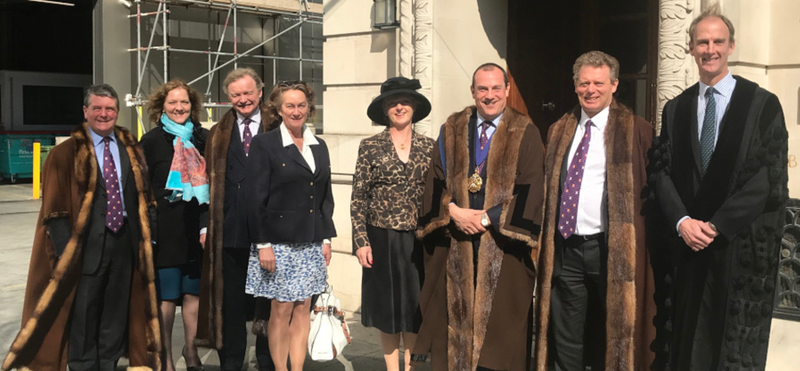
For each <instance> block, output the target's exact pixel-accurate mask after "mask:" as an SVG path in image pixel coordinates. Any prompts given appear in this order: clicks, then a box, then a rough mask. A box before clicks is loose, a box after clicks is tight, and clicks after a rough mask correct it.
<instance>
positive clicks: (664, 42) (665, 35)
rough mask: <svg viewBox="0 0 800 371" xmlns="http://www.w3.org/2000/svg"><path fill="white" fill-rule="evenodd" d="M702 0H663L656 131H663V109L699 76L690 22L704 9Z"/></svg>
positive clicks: (660, 23)
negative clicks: (691, 50) (690, 46)
mask: <svg viewBox="0 0 800 371" xmlns="http://www.w3.org/2000/svg"><path fill="white" fill-rule="evenodd" d="M699 1H700V0H661V2H660V4H659V12H658V15H659V21H660V22H659V30H658V95H657V99H658V101H657V104H658V113H657V115H656V133H660V131H661V111H662V110H663V109H664V105H665V104H666V103H667V101H669V100H670V99H672V98H675V97H676V96H677V95H678V94H680V93H681V92H682V91H683V90H684V89H686V88H687V87H689V86H690V85H692V84H693V83H694V82H695V81H696V80H697V79H698V77H697V74H696V73H695V69H696V68H695V67H694V62H693V61H692V58H691V56H690V55H689V25H690V24H691V23H692V19H693V18H694V17H695V16H696V14H697V11H698V10H699V8H700V4H699Z"/></svg>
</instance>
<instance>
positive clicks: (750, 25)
mask: <svg viewBox="0 0 800 371" xmlns="http://www.w3.org/2000/svg"><path fill="white" fill-rule="evenodd" d="M720 3H721V5H722V12H723V14H725V15H727V16H728V17H729V18H730V19H731V22H733V25H734V29H735V30H736V32H735V39H736V49H735V50H734V52H733V54H732V55H731V57H730V63H731V64H732V67H731V72H732V73H734V74H737V75H741V76H742V77H745V78H747V79H750V80H753V81H755V82H756V83H758V84H759V85H760V86H762V87H763V88H765V89H767V90H769V91H770V92H772V93H774V94H775V95H777V96H778V98H779V99H780V101H781V105H782V106H783V113H784V116H785V118H786V129H787V130H788V132H789V196H790V197H792V198H800V167H798V166H797V160H798V156H800V126H798V124H800V122H798V119H799V118H800V112H799V111H798V104H799V103H800V50H798V49H797V48H796V47H793V46H792V45H790V44H792V39H793V38H794V37H793V35H798V34H800V20H798V14H800V2H798V1H796V0H724V1H721V2H720Z"/></svg>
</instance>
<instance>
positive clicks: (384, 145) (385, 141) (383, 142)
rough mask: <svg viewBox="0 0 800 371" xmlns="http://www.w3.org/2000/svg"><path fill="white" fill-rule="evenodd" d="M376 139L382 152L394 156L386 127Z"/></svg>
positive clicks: (392, 145)
mask: <svg viewBox="0 0 800 371" xmlns="http://www.w3.org/2000/svg"><path fill="white" fill-rule="evenodd" d="M378 140H379V142H378V143H380V148H381V150H383V152H384V153H386V154H387V155H388V156H389V157H390V158H392V159H394V156H395V154H396V152H395V150H394V144H392V139H391V135H390V134H389V129H386V130H384V131H382V132H381V136H380V138H379V139H378ZM412 143H413V139H412ZM398 158H399V156H398ZM314 159H315V160H316V158H314ZM387 165H388V164H387Z"/></svg>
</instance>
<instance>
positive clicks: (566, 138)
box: [556, 106, 581, 195]
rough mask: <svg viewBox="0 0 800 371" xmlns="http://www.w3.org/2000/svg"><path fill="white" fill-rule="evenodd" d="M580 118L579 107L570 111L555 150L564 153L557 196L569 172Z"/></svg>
mask: <svg viewBox="0 0 800 371" xmlns="http://www.w3.org/2000/svg"><path fill="white" fill-rule="evenodd" d="M580 117H581V107H580V106H578V107H576V108H574V109H573V110H572V112H571V114H570V116H568V118H567V121H566V122H565V123H564V134H563V135H562V136H561V140H560V141H559V142H558V144H557V145H558V146H559V148H558V149H557V150H561V151H563V152H564V156H563V157H562V158H561V171H559V178H558V194H559V195H560V194H561V189H562V188H563V187H564V182H565V181H566V177H567V171H568V170H569V169H568V168H569V161H570V156H571V155H572V153H570V147H572V139H573V138H574V137H575V131H576V130H578V120H579V119H580ZM556 153H558V152H556Z"/></svg>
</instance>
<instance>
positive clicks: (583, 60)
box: [572, 50, 619, 83]
mask: <svg viewBox="0 0 800 371" xmlns="http://www.w3.org/2000/svg"><path fill="white" fill-rule="evenodd" d="M583 66H592V67H602V66H608V69H609V76H610V77H611V82H612V83H613V82H614V81H617V78H619V62H618V61H617V58H614V57H612V56H611V55H609V54H606V53H603V52H601V51H599V50H592V51H590V52H586V53H583V54H582V55H581V56H580V57H578V59H576V60H575V64H574V65H572V80H573V81H578V78H579V76H578V74H579V73H580V71H581V68H582V67H583Z"/></svg>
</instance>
